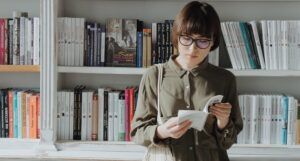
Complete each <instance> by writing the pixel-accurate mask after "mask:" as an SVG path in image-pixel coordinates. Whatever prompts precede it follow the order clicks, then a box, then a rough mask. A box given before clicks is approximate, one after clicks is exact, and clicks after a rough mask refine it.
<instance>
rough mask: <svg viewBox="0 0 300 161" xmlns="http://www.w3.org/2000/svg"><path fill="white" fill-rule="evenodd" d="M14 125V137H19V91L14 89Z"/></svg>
mask: <svg viewBox="0 0 300 161" xmlns="http://www.w3.org/2000/svg"><path fill="white" fill-rule="evenodd" d="M13 93H14V96H13V97H14V98H13V116H14V119H13V125H14V138H18V122H19V121H18V91H16V90H15V91H13Z"/></svg>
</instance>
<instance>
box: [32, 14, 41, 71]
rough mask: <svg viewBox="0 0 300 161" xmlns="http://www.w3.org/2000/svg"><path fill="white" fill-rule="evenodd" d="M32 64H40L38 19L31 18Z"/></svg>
mask: <svg viewBox="0 0 300 161" xmlns="http://www.w3.org/2000/svg"><path fill="white" fill-rule="evenodd" d="M33 24H34V26H33V27H34V28H33V35H34V36H33V65H39V64H40V19H39V18H38V17H34V18H33Z"/></svg>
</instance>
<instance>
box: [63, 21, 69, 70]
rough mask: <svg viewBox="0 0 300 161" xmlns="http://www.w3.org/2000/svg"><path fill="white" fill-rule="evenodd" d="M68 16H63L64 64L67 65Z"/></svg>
mask: <svg viewBox="0 0 300 161" xmlns="http://www.w3.org/2000/svg"><path fill="white" fill-rule="evenodd" d="M67 19H68V18H66V17H64V18H63V52H64V54H63V55H64V65H65V66H68V44H69V43H68V35H69V34H68V25H67V23H68V20H67Z"/></svg>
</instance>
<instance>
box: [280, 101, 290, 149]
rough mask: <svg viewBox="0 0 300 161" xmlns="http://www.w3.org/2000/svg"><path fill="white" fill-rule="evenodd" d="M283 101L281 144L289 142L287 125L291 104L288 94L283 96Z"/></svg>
mask: <svg viewBox="0 0 300 161" xmlns="http://www.w3.org/2000/svg"><path fill="white" fill-rule="evenodd" d="M281 103H282V106H281V107H282V108H283V109H282V111H283V113H282V122H283V125H282V130H281V144H285V145H286V144H287V126H288V106H289V98H288V97H287V96H283V99H282V101H281Z"/></svg>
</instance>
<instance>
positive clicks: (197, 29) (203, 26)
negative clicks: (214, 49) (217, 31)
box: [177, 17, 214, 39]
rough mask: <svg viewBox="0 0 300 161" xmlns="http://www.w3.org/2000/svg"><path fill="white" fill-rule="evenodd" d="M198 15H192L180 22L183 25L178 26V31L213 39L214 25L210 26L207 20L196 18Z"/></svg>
mask: <svg viewBox="0 0 300 161" xmlns="http://www.w3.org/2000/svg"><path fill="white" fill-rule="evenodd" d="M195 18H196V17H190V18H189V19H187V20H185V21H183V23H180V24H181V25H179V26H178V30H177V33H178V34H179V35H180V34H187V35H193V34H195V35H201V36H203V37H206V38H209V39H211V38H212V36H213V34H214V32H213V31H214V30H213V29H212V28H213V25H212V26H210V25H209V24H208V23H207V21H206V20H203V19H200V18H199V17H198V19H195Z"/></svg>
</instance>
